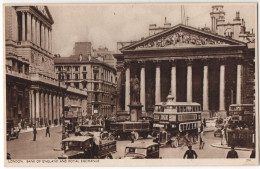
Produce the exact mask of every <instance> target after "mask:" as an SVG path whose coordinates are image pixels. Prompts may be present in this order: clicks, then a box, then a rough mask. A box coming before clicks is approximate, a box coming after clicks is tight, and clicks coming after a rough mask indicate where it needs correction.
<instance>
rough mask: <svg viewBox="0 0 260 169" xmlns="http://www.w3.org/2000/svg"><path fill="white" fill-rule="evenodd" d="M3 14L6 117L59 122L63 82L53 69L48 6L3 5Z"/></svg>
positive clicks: (64, 88) (35, 122)
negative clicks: (58, 78) (57, 77)
mask: <svg viewBox="0 0 260 169" xmlns="http://www.w3.org/2000/svg"><path fill="white" fill-rule="evenodd" d="M5 16H6V17H5V46H6V47H5V57H6V58H5V61H6V117H7V120H12V121H13V122H14V124H15V125H16V124H17V123H18V122H19V121H21V119H22V120H24V121H25V122H26V124H27V125H30V126H32V125H33V124H35V125H36V126H42V125H44V124H48V123H49V124H60V121H61V117H62V113H63V106H64V97H65V96H66V85H65V84H64V83H60V82H59V81H58V80H57V79H56V76H55V72H54V61H53V55H52V24H53V23H54V21H53V19H52V16H51V14H50V12H49V10H48V7H46V6H6V7H5ZM75 95H78V93H75ZM80 96H82V94H80ZM84 97H87V96H86V95H85V96H84ZM85 99H86V98H85Z"/></svg>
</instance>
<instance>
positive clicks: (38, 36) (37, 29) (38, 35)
mask: <svg viewBox="0 0 260 169" xmlns="http://www.w3.org/2000/svg"><path fill="white" fill-rule="evenodd" d="M36 41H37V45H38V46H40V22H39V20H38V19H37V20H36Z"/></svg>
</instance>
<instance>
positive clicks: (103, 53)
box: [93, 47, 116, 68]
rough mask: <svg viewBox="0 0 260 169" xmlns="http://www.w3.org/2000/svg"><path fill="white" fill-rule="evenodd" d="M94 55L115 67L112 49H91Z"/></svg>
mask: <svg viewBox="0 0 260 169" xmlns="http://www.w3.org/2000/svg"><path fill="white" fill-rule="evenodd" d="M93 53H94V57H95V58H97V59H98V60H100V61H102V62H104V63H107V64H109V65H110V66H112V67H114V68H115V67H116V59H115V58H114V56H113V54H114V52H113V51H109V50H108V49H107V48H106V47H103V48H101V47H100V48H98V49H97V50H96V49H94V50H93Z"/></svg>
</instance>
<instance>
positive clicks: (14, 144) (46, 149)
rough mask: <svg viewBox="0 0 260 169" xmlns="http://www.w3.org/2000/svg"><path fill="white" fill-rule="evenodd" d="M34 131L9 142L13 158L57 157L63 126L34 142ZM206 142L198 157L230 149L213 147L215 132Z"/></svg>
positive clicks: (120, 149)
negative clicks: (49, 135)
mask: <svg viewBox="0 0 260 169" xmlns="http://www.w3.org/2000/svg"><path fill="white" fill-rule="evenodd" d="M32 140H33V134H32V132H28V133H22V134H21V135H20V138H19V139H17V140H12V141H8V142H7V151H8V152H9V153H11V156H12V158H13V159H56V158H57V157H58V156H59V155H60V154H61V153H62V151H54V149H59V148H60V142H61V127H54V128H51V137H50V138H49V137H45V130H41V131H38V134H37V141H36V142H34V141H32ZM204 140H205V142H206V144H205V147H204V150H199V144H195V145H193V149H194V150H195V151H196V152H197V154H198V158H225V157H226V155H227V152H228V151H229V150H228V149H221V148H215V147H212V146H211V144H213V143H217V142H220V137H214V136H213V132H207V133H205V137H204ZM142 141H148V142H152V139H151V138H148V139H140V140H138V142H142ZM127 144H130V140H120V141H117V152H116V153H115V154H113V157H114V158H119V157H122V156H123V155H124V149H125V146H126V145H127ZM186 150H187V147H183V148H181V147H179V148H171V147H170V146H166V147H161V148H160V156H161V157H162V158H183V155H184V153H185V151H186ZM237 152H238V155H239V157H240V158H248V157H249V156H250V153H251V152H250V151H237Z"/></svg>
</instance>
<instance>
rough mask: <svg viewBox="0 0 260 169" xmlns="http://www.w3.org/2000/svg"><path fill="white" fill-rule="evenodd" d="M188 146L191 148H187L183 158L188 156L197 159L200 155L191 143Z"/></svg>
mask: <svg viewBox="0 0 260 169" xmlns="http://www.w3.org/2000/svg"><path fill="white" fill-rule="evenodd" d="M188 148H189V150H187V151H186V152H185V154H184V156H183V158H184V159H185V158H186V156H187V159H194V158H195V159H196V158H197V157H198V155H197V153H196V152H195V151H194V150H192V146H191V145H189V146H188Z"/></svg>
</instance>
